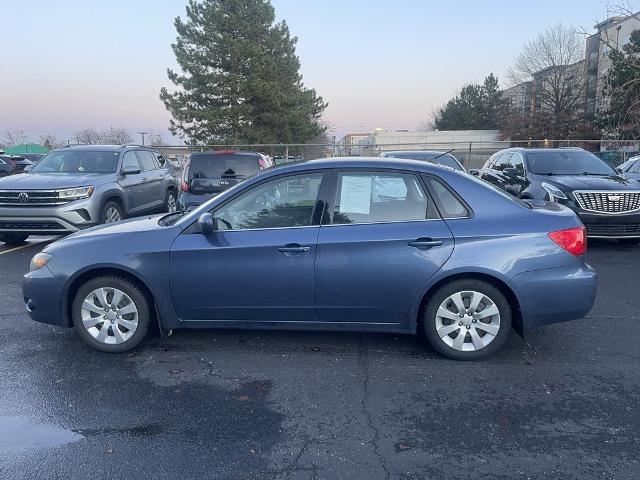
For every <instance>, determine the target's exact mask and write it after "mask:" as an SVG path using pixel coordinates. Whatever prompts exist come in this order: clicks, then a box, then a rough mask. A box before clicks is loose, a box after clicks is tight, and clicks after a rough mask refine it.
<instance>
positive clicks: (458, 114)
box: [433, 73, 510, 130]
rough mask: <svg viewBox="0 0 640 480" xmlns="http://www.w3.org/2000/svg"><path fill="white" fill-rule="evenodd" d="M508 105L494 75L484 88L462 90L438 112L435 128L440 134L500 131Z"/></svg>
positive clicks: (483, 84) (488, 79) (477, 85)
mask: <svg viewBox="0 0 640 480" xmlns="http://www.w3.org/2000/svg"><path fill="white" fill-rule="evenodd" d="M509 104H510V102H509V99H507V98H505V97H504V95H503V93H502V90H500V88H499V86H498V78H497V77H496V76H495V75H494V74H493V73H492V74H490V75H489V76H488V77H486V78H485V79H484V82H483V83H482V84H470V85H465V86H464V87H462V90H460V93H459V94H458V95H456V96H455V97H454V98H452V99H451V100H449V101H448V102H447V103H446V105H445V106H444V107H442V108H440V109H439V110H438V111H436V113H435V114H434V119H433V126H434V127H435V128H437V129H438V130H494V129H499V128H500V124H501V121H502V119H503V118H504V116H505V114H506V112H507V111H508V109H509Z"/></svg>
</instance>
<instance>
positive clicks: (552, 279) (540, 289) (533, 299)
mask: <svg viewBox="0 0 640 480" xmlns="http://www.w3.org/2000/svg"><path fill="white" fill-rule="evenodd" d="M510 283H511V286H512V288H513V290H514V291H515V293H516V295H517V297H518V300H519V302H520V309H521V312H522V324H523V327H524V328H525V329H529V328H533V327H539V326H542V325H548V324H550V323H560V322H566V321H569V320H576V319H578V318H582V317H584V316H585V315H586V314H587V313H589V311H590V310H591V308H592V307H593V304H594V302H595V298H596V290H597V274H596V272H595V270H594V269H593V268H591V266H589V265H586V264H584V265H571V266H567V267H559V268H548V269H544V270H536V271H532V272H524V273H520V274H518V275H516V276H515V277H513V278H512V279H511V282H510Z"/></svg>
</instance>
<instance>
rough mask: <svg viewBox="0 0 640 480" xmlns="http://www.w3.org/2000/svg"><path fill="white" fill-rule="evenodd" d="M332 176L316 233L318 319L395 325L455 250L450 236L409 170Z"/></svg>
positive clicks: (349, 171) (344, 171) (420, 181)
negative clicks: (325, 212) (331, 187)
mask: <svg viewBox="0 0 640 480" xmlns="http://www.w3.org/2000/svg"><path fill="white" fill-rule="evenodd" d="M334 178H335V181H334V192H335V193H334V194H331V193H330V194H329V199H328V202H330V203H333V206H331V205H330V207H329V214H328V215H326V216H325V217H326V218H323V224H322V226H321V227H320V234H319V236H318V247H317V249H318V251H317V255H316V302H317V305H318V318H319V320H320V321H323V322H341V323H387V324H389V323H400V322H401V321H402V320H403V319H404V318H405V316H406V314H407V313H408V311H409V308H410V306H411V304H412V302H413V300H414V299H415V297H416V294H417V293H418V292H419V291H420V290H421V288H422V286H423V285H424V284H425V283H426V282H427V281H428V280H429V278H430V277H431V276H433V275H434V274H435V273H436V271H437V270H438V269H439V268H440V267H441V266H442V265H443V264H444V263H445V262H446V261H447V259H448V258H449V256H450V255H451V253H452V252H453V245H454V243H453V237H452V235H451V231H450V230H449V227H448V226H447V225H446V223H445V222H444V221H443V220H442V219H441V218H440V216H439V215H438V213H437V211H436V208H435V205H434V203H433V201H432V200H431V197H430V196H429V195H428V194H427V192H426V191H425V188H424V184H423V182H422V180H421V179H420V177H419V176H418V175H417V174H415V173H413V172H407V171H365V170H359V169H358V170H343V171H340V172H338V173H336V175H335V176H334Z"/></svg>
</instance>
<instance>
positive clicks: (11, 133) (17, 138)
mask: <svg viewBox="0 0 640 480" xmlns="http://www.w3.org/2000/svg"><path fill="white" fill-rule="evenodd" d="M28 141H29V136H28V135H27V132H25V131H24V130H22V129H19V128H16V129H14V130H7V131H6V132H5V134H4V139H3V143H4V144H5V145H6V146H8V147H12V146H14V145H20V144H23V143H27V142H28Z"/></svg>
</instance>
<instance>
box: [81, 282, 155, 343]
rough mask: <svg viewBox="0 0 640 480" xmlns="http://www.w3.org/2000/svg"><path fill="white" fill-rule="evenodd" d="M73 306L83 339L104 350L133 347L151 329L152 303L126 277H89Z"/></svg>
mask: <svg viewBox="0 0 640 480" xmlns="http://www.w3.org/2000/svg"><path fill="white" fill-rule="evenodd" d="M71 308H72V318H73V324H74V326H75V329H76V332H77V333H78V335H80V338H82V339H83V340H84V341H85V342H86V343H88V344H89V345H91V346H92V347H93V348H95V349H97V350H100V351H103V352H108V353H119V352H126V351H128V350H131V349H132V348H134V347H136V346H137V345H138V344H139V343H140V342H141V341H142V340H143V339H144V337H145V336H146V334H147V330H148V328H149V321H150V315H151V302H150V301H149V299H148V298H147V296H146V295H145V293H144V292H143V291H142V289H141V288H140V287H139V286H138V285H136V284H135V283H133V282H131V281H130V280H128V279H126V278H122V277H118V276H101V277H96V278H93V279H91V280H89V281H88V282H86V283H85V284H84V285H82V286H81V287H80V288H79V289H78V291H77V293H76V295H75V297H74V300H73V304H72V307H71Z"/></svg>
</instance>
